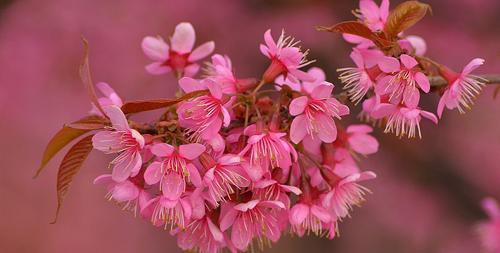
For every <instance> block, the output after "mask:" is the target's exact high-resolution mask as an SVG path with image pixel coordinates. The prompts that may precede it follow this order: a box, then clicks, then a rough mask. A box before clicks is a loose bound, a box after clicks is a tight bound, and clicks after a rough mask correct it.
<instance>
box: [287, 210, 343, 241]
mask: <svg viewBox="0 0 500 253" xmlns="http://www.w3.org/2000/svg"><path fill="white" fill-rule="evenodd" d="M289 216H290V217H289V219H290V225H291V226H292V230H293V231H294V232H295V233H296V234H297V235H299V236H303V235H304V234H305V233H306V232H312V233H314V234H315V235H317V236H322V235H323V232H324V231H325V230H330V229H333V231H330V233H329V237H330V239H332V238H333V237H334V235H335V229H334V228H335V224H334V223H335V222H336V221H335V219H334V217H332V216H331V215H330V213H329V212H328V210H326V209H325V208H324V207H322V206H321V204H314V203H312V202H310V203H303V202H299V203H297V204H295V205H294V206H293V207H292V208H291V209H290V215H289Z"/></svg>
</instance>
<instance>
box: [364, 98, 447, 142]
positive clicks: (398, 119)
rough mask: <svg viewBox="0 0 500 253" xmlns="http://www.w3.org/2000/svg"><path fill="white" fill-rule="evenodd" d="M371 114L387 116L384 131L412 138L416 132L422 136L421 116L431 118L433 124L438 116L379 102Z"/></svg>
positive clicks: (380, 116)
mask: <svg viewBox="0 0 500 253" xmlns="http://www.w3.org/2000/svg"><path fill="white" fill-rule="evenodd" d="M372 115H373V116H374V117H376V118H384V117H386V118H387V123H386V127H385V130H384V132H385V133H395V134H396V136H400V137H404V136H408V138H414V137H415V136H416V134H417V132H418V136H419V137H420V138H422V132H421V130H420V120H421V119H422V117H424V118H427V119H429V120H431V121H432V122H434V124H437V123H438V118H437V117H436V115H434V114H433V113H431V112H428V111H424V110H422V109H419V108H408V107H405V106H396V105H393V104H387V103H382V104H380V105H379V106H378V107H377V109H376V111H375V112H373V113H372Z"/></svg>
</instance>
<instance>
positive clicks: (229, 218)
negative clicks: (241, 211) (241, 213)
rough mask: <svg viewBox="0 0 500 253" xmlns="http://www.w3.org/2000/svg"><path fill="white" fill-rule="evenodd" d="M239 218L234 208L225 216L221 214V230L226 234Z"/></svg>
mask: <svg viewBox="0 0 500 253" xmlns="http://www.w3.org/2000/svg"><path fill="white" fill-rule="evenodd" d="M237 216H238V211H236V210H235V209H233V208H231V209H230V210H228V211H227V212H226V213H225V214H221V219H220V230H221V231H222V232H224V231H226V230H227V229H228V228H230V227H231V226H232V225H233V223H234V221H235V220H236V217H237Z"/></svg>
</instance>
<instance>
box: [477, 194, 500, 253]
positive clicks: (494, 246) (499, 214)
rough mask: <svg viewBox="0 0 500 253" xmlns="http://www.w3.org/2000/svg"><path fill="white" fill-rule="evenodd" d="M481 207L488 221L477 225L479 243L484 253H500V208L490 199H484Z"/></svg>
mask: <svg viewBox="0 0 500 253" xmlns="http://www.w3.org/2000/svg"><path fill="white" fill-rule="evenodd" d="M482 206H483V209H484V211H485V212H486V213H487V214H488V217H489V220H488V221H484V222H481V223H480V224H479V225H478V232H479V235H480V239H481V243H482V245H483V247H484V249H485V250H486V252H491V253H498V252H500V208H499V207H498V203H497V202H496V201H495V200H494V199H492V198H486V199H484V200H483V201H482Z"/></svg>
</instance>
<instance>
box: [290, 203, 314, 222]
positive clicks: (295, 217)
mask: <svg viewBox="0 0 500 253" xmlns="http://www.w3.org/2000/svg"><path fill="white" fill-rule="evenodd" d="M308 215H309V207H308V206H307V205H304V204H301V203H299V204H296V205H294V206H293V207H292V208H291V209H290V217H289V218H290V224H292V225H299V224H302V222H304V220H305V219H306V218H307V216H308Z"/></svg>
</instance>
